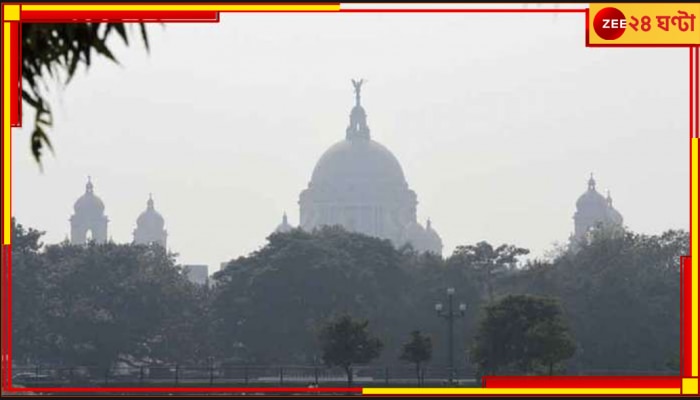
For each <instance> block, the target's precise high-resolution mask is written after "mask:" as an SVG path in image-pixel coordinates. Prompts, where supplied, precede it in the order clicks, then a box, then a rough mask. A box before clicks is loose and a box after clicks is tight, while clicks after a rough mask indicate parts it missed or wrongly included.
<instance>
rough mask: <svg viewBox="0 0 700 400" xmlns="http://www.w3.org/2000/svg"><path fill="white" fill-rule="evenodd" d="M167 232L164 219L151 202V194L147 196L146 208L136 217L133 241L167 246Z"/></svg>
mask: <svg viewBox="0 0 700 400" xmlns="http://www.w3.org/2000/svg"><path fill="white" fill-rule="evenodd" d="M167 239H168V232H167V231H166V230H165V220H164V219H163V216H162V215H160V213H159V212H158V211H156V209H155V206H154V204H153V196H152V195H149V196H148V201H147V202H146V210H144V211H143V212H142V213H141V215H139V217H138V218H137V219H136V229H135V230H134V243H136V244H151V243H157V244H159V245H161V246H163V247H164V248H167V247H166V245H167Z"/></svg>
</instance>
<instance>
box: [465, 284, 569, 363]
mask: <svg viewBox="0 0 700 400" xmlns="http://www.w3.org/2000/svg"><path fill="white" fill-rule="evenodd" d="M574 351H575V347H574V343H573V341H572V339H571V337H570V336H569V333H568V328H567V327H566V324H565V322H564V319H563V316H562V312H561V309H560V307H559V305H558V303H557V302H556V300H554V299H552V298H545V297H535V296H530V295H508V296H506V297H504V298H502V299H501V300H499V301H498V302H496V303H492V304H489V305H488V306H486V308H485V313H484V317H483V319H482V320H481V323H480V325H479V330H478V332H477V335H476V340H475V343H474V348H473V351H472V357H473V360H474V361H475V362H476V363H477V365H478V366H479V368H480V370H481V371H483V372H487V373H491V374H494V373H497V372H498V371H499V370H503V369H506V370H508V369H510V370H513V369H515V370H518V371H519V372H521V373H526V374H527V373H530V372H532V371H533V370H535V369H536V368H538V367H542V366H544V367H546V368H547V369H548V371H549V373H550V374H551V373H552V370H553V366H554V364H556V363H558V362H560V361H563V360H566V359H568V358H570V357H571V356H572V355H573V354H574Z"/></svg>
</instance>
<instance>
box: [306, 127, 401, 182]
mask: <svg viewBox="0 0 700 400" xmlns="http://www.w3.org/2000/svg"><path fill="white" fill-rule="evenodd" d="M339 182H348V183H350V182H352V183H356V184H361V183H362V182H373V183H374V182H376V183H382V184H388V185H392V186H393V185H401V186H403V185H405V184H406V179H405V178H404V175H403V170H402V169H401V164H400V163H399V160H397V159H396V157H394V155H393V154H392V153H391V151H389V149H387V148H386V147H384V146H382V145H381V144H379V143H377V142H375V141H374V140H372V139H358V140H351V139H345V140H341V141H339V142H338V143H336V144H334V145H333V146H331V147H330V148H329V149H328V150H326V152H325V153H323V155H322V156H321V158H320V159H319V160H318V162H317V163H316V167H315V168H314V172H313V174H312V176H311V184H312V185H323V184H325V183H331V184H332V183H339Z"/></svg>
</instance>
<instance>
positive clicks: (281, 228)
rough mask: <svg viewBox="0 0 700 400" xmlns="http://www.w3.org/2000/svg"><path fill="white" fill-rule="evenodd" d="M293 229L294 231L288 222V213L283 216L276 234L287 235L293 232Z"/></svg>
mask: <svg viewBox="0 0 700 400" xmlns="http://www.w3.org/2000/svg"><path fill="white" fill-rule="evenodd" d="M292 229H294V227H293V226H291V225H289V222H288V221H287V213H286V212H285V213H284V215H282V223H281V224H279V225H277V228H276V229H275V232H278V233H285V232H289V231H291V230H292Z"/></svg>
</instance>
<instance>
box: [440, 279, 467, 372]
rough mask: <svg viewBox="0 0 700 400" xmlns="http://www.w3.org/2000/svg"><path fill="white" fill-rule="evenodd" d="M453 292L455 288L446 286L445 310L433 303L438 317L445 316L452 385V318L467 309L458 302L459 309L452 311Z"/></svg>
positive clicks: (460, 314)
mask: <svg viewBox="0 0 700 400" xmlns="http://www.w3.org/2000/svg"><path fill="white" fill-rule="evenodd" d="M454 294H455V288H453V287H450V288H447V310H444V309H443V305H442V303H437V304H435V311H436V312H437V315H438V317H442V318H445V319H446V320H447V325H448V330H447V343H448V358H447V360H448V363H449V384H450V385H452V384H453V382H454V354H453V344H454V320H455V319H456V318H460V317H464V314H465V312H466V311H467V305H466V304H464V303H459V311H454V304H453V303H454V302H453V297H454Z"/></svg>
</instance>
